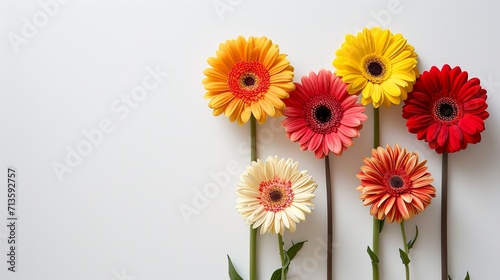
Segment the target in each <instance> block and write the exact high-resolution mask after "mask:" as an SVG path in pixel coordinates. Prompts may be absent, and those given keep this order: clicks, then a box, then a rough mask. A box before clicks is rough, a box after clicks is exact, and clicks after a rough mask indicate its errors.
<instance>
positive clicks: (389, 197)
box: [229, 145, 436, 279]
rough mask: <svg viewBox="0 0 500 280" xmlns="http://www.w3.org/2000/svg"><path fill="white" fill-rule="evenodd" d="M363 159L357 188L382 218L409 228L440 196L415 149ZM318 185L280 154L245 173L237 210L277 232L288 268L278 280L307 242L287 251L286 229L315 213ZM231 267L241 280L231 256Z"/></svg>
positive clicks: (263, 229) (265, 229)
mask: <svg viewBox="0 0 500 280" xmlns="http://www.w3.org/2000/svg"><path fill="white" fill-rule="evenodd" d="M363 162H364V165H363V166H362V167H361V170H360V171H359V172H358V174H356V176H357V178H359V179H360V185H359V186H358V187H357V190H358V191H359V192H360V193H361V195H360V198H361V200H362V201H363V205H365V206H368V205H371V208H370V214H371V215H372V216H373V217H374V218H376V219H378V220H381V221H382V220H383V221H387V222H388V223H392V222H397V223H400V224H401V225H402V226H403V223H404V221H406V220H409V219H411V218H412V217H414V216H415V215H417V214H418V213H420V212H422V211H423V210H424V209H425V208H426V207H427V206H428V205H429V204H430V203H431V199H432V198H433V197H435V196H436V189H435V188H434V187H433V186H432V185H431V183H432V182H433V178H432V177H431V174H430V173H429V172H427V166H426V163H427V162H426V161H425V160H424V161H419V157H418V154H417V153H415V152H408V151H407V149H403V148H401V147H399V146H398V145H395V146H394V147H391V146H389V145H387V146H386V148H382V147H378V148H377V149H373V150H372V154H371V157H366V158H364V159H363ZM317 186H318V185H317V183H316V182H315V180H314V179H313V178H312V177H311V175H309V173H308V172H307V171H306V170H302V171H301V170H299V163H298V162H296V161H293V159H284V158H281V159H280V158H278V157H277V156H269V157H268V158H267V159H266V160H265V161H261V160H257V161H254V162H252V164H251V165H250V166H248V167H247V170H246V171H245V172H243V174H242V175H241V182H240V183H239V184H238V189H237V195H238V198H237V201H236V203H237V206H236V209H237V211H238V212H240V213H241V214H242V216H243V219H244V220H245V221H246V223H248V224H250V225H251V226H252V228H253V229H260V233H261V234H264V233H268V232H270V233H274V234H277V235H278V238H279V242H280V243H281V245H280V256H281V258H282V264H283V267H282V268H281V269H278V270H277V271H275V274H281V273H283V274H281V276H282V277H281V278H280V277H277V278H276V279H284V278H285V277H286V276H285V274H286V271H287V270H288V264H289V262H290V260H291V259H292V258H293V257H294V256H295V254H296V253H297V252H298V250H300V248H301V247H302V245H303V243H297V244H295V245H294V246H292V247H291V248H290V249H289V250H287V251H285V250H283V248H282V241H281V238H282V235H283V234H284V233H285V229H288V230H289V231H290V232H294V231H295V230H296V229H297V224H298V223H300V222H301V221H304V220H305V218H306V216H305V215H306V214H310V213H311V211H312V210H313V208H314V204H313V202H312V199H314V198H315V195H314V191H315V190H316V188H317ZM403 229H404V228H403ZM403 238H406V237H405V236H403ZM414 242H415V239H414V240H412V241H410V242H408V243H407V246H406V248H405V249H404V250H401V258H402V259H403V263H405V259H406V260H407V263H409V259H408V253H409V249H411V246H412V245H413V243H414ZM405 243H406V242H405ZM407 263H405V265H407ZM229 265H230V269H229V271H230V276H231V275H232V276H231V279H241V278H238V277H239V276H237V273H236V271H235V270H234V267H233V266H232V263H231V260H230V259H229ZM283 276H284V277H283ZM271 279H274V278H271Z"/></svg>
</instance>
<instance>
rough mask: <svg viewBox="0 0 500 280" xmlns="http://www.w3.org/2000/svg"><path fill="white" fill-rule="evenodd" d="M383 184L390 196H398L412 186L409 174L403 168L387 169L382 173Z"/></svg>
mask: <svg viewBox="0 0 500 280" xmlns="http://www.w3.org/2000/svg"><path fill="white" fill-rule="evenodd" d="M384 185H385V189H386V190H387V193H388V194H389V195H391V196H399V195H401V194H403V193H406V192H408V191H409V190H411V188H412V182H411V179H410V176H409V175H408V174H406V171H405V169H404V168H397V169H394V170H392V171H388V172H387V173H386V174H385V175H384Z"/></svg>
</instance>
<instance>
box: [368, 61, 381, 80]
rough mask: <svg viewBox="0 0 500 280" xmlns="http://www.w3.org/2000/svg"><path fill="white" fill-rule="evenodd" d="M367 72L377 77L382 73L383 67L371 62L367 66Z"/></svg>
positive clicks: (376, 62)
mask: <svg viewBox="0 0 500 280" xmlns="http://www.w3.org/2000/svg"><path fill="white" fill-rule="evenodd" d="M367 68H368V72H370V74H372V75H373V76H375V77H379V76H380V75H382V73H383V72H384V67H383V66H382V65H381V64H380V62H378V61H372V62H370V63H369V64H368V67H367Z"/></svg>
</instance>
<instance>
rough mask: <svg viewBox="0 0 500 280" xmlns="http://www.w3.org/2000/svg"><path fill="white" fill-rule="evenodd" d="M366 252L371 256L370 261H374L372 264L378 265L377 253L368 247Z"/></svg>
mask: <svg viewBox="0 0 500 280" xmlns="http://www.w3.org/2000/svg"><path fill="white" fill-rule="evenodd" d="M366 251H367V252H368V255H369V256H370V259H371V260H372V263H378V257H377V254H375V252H373V251H372V249H371V248H370V246H368V247H367V249H366Z"/></svg>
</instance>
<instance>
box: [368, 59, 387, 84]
mask: <svg viewBox="0 0 500 280" xmlns="http://www.w3.org/2000/svg"><path fill="white" fill-rule="evenodd" d="M361 64H362V70H363V75H364V76H365V78H366V79H367V80H369V81H370V82H372V83H381V82H383V81H385V80H386V79H387V78H388V77H389V75H390V73H391V64H390V63H389V61H387V59H386V58H385V57H383V56H378V55H368V56H366V57H365V58H363V60H362V61H361Z"/></svg>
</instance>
